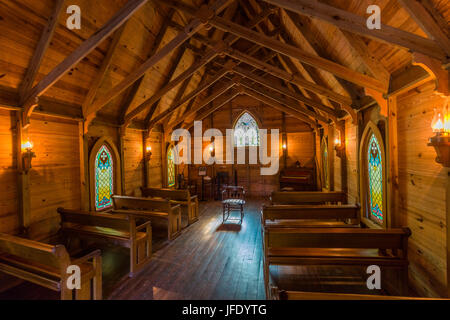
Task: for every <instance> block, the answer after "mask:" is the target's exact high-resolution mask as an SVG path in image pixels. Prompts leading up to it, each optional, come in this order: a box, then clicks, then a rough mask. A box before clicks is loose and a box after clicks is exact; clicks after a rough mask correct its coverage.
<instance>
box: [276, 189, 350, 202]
mask: <svg viewBox="0 0 450 320" xmlns="http://www.w3.org/2000/svg"><path fill="white" fill-rule="evenodd" d="M271 202H272V204H273V205H275V204H285V205H289V204H290V205H296V204H325V203H330V204H331V203H333V204H338V203H342V204H345V203H347V195H346V194H345V193H344V192H340V191H330V192H321V191H300V192H295V191H293V192H282V191H274V192H272V195H271Z"/></svg>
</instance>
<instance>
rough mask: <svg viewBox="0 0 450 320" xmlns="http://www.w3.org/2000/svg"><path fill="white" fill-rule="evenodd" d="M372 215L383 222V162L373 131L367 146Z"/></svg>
mask: <svg viewBox="0 0 450 320" xmlns="http://www.w3.org/2000/svg"><path fill="white" fill-rule="evenodd" d="M367 159H368V178H369V199H370V202H369V203H370V216H371V217H372V218H373V219H374V220H375V221H377V222H379V223H383V162H382V160H381V148H380V144H379V142H378V140H377V138H376V137H375V135H374V134H373V133H372V135H371V136H370V139H369V144H368V146H367Z"/></svg>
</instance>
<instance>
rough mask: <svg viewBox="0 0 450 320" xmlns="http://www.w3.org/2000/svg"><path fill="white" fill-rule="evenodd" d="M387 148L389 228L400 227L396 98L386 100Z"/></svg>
mask: <svg viewBox="0 0 450 320" xmlns="http://www.w3.org/2000/svg"><path fill="white" fill-rule="evenodd" d="M387 121H388V126H387V136H388V139H387V140H388V141H387V142H388V147H387V148H386V149H387V150H386V153H387V159H388V163H387V165H388V181H387V182H388V192H387V203H388V208H389V209H388V210H389V211H390V213H389V217H390V219H389V221H388V226H389V227H401V226H402V222H403V221H402V218H401V216H400V213H399V210H398V202H399V200H400V199H399V190H398V136H397V96H391V97H389V98H388V118H387Z"/></svg>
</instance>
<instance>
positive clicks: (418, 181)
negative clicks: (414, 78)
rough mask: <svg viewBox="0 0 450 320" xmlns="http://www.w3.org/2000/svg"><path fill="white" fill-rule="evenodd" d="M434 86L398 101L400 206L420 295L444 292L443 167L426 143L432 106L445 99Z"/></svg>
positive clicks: (412, 276) (412, 278) (413, 281)
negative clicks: (436, 91) (435, 90)
mask: <svg viewBox="0 0 450 320" xmlns="http://www.w3.org/2000/svg"><path fill="white" fill-rule="evenodd" d="M433 89H434V87H433V84H427V85H424V86H422V87H419V88H418V89H417V90H413V91H410V92H408V93H406V94H404V95H402V96H400V97H399V99H398V145H399V148H398V153H399V163H398V166H399V195H400V199H399V210H400V212H399V213H400V214H401V221H402V222H403V224H406V225H407V226H408V227H410V228H411V230H412V235H411V238H410V241H409V245H410V251H409V253H408V255H409V259H410V263H411V264H410V283H411V285H412V286H413V287H414V289H415V290H416V291H417V292H418V294H419V295H421V296H429V297H437V296H444V295H445V294H446V285H447V282H446V281H447V280H446V272H447V263H446V259H447V256H446V255H447V252H446V226H447V223H448V221H446V199H445V197H446V188H447V187H448V186H447V185H448V176H447V171H448V170H447V169H445V168H444V167H442V166H441V165H440V164H438V163H436V162H435V157H436V153H435V150H434V149H433V148H432V147H428V146H427V142H428V138H429V137H430V136H432V132H431V127H430V123H431V119H432V118H433V114H434V113H433V109H434V108H437V107H441V106H442V105H443V104H444V99H442V98H440V97H439V96H438V95H434V94H433Z"/></svg>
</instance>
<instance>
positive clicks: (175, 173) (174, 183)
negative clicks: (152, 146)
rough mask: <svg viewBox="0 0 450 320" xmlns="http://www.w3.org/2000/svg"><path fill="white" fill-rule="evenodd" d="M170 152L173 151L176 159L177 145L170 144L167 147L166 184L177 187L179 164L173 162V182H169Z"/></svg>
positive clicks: (169, 186)
mask: <svg viewBox="0 0 450 320" xmlns="http://www.w3.org/2000/svg"><path fill="white" fill-rule="evenodd" d="M169 152H172V155H173V161H175V145H173V144H169V145H168V146H167V149H166V154H165V157H166V160H165V162H166V185H167V187H168V188H175V187H176V185H177V166H176V164H175V163H173V184H170V182H169Z"/></svg>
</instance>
